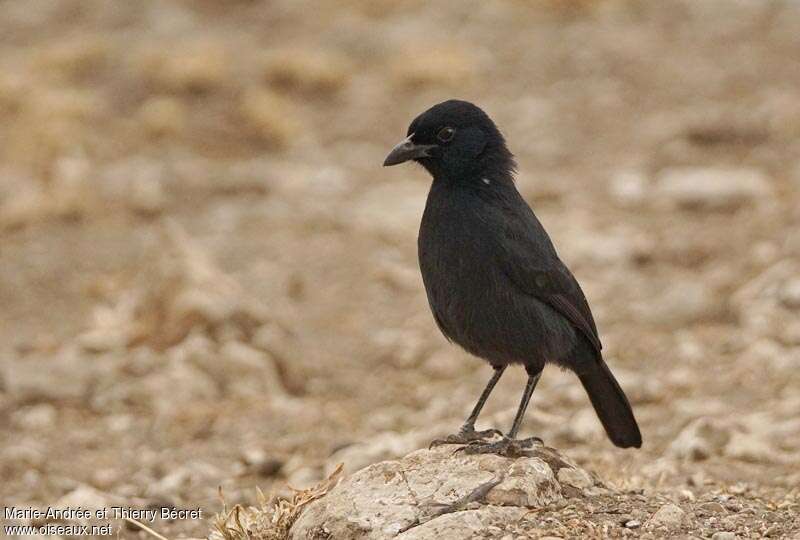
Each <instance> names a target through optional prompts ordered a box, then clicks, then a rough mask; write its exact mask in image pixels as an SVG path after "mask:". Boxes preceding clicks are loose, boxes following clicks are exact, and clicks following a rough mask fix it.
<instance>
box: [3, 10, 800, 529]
mask: <svg viewBox="0 0 800 540" xmlns="http://www.w3.org/2000/svg"><path fill="white" fill-rule="evenodd" d="M798 27H800V5H798V4H797V3H796V2H789V1H785V2H784V1H777V0H776V1H769V2H768V1H764V2H752V1H743V0H726V1H723V0H708V1H704V2H697V1H694V0H683V1H674V0H670V1H667V2H661V1H656V0H652V1H647V2H633V1H630V2H628V1H622V0H618V1H615V0H597V1H583V2H579V1H577V0H575V1H569V0H562V1H555V0H549V1H539V2H535V1H530V2H524V1H521V0H519V1H507V2H480V1H468V2H453V3H449V4H445V3H425V2H419V1H416V0H404V1H393V2H387V1H383V0H381V1H378V2H358V1H355V0H354V1H341V2H321V3H316V2H306V1H299V2H298V1H289V0H283V1H276V2H268V1H259V0H251V1H245V0H236V1H233V0H232V1H229V2H213V1H210V0H206V1H199V2H180V1H177V0H174V1H168V0H147V1H140V2H113V1H110V0H105V1H104V0H29V1H27V2H11V1H6V2H2V3H0V305H2V310H0V355H1V356H0V368H1V370H0V477H2V479H3V481H2V482H0V500H2V501H3V503H4V504H5V505H12V504H15V505H32V506H36V507H43V506H47V505H52V504H56V503H57V502H59V501H61V503H65V502H69V501H74V500H75V498H77V499H78V500H80V501H83V502H84V503H86V502H87V501H88V500H89V499H87V497H89V498H90V499H91V497H94V500H95V501H97V500H99V501H105V502H109V501H123V502H125V503H126V504H131V505H134V506H137V507H146V506H148V505H151V506H161V505H165V504H166V505H174V506H176V507H180V508H188V507H197V506H199V507H202V508H203V509H204V510H205V512H206V516H207V517H209V518H210V517H211V515H212V514H213V513H214V512H216V511H218V510H219V509H220V504H219V501H218V496H217V487H218V486H222V487H223V490H224V493H225V497H226V499H227V501H228V503H229V504H230V503H234V502H245V503H247V502H253V501H254V500H255V497H256V494H255V490H254V487H255V486H261V488H262V489H264V490H265V491H269V490H270V489H273V488H274V489H285V488H283V486H285V485H286V483H287V482H289V483H290V484H292V485H295V486H297V487H302V486H305V485H311V484H313V483H315V482H316V481H318V480H319V479H321V478H322V477H323V476H324V475H325V473H326V472H328V471H329V470H330V468H331V466H332V464H333V461H336V458H337V456H336V455H334V456H333V457H331V456H332V454H333V453H334V452H337V451H338V454H340V455H341V454H342V452H345V451H347V448H348V447H349V448H351V449H352V448H360V447H359V446H355V447H352V446H349V445H352V444H353V443H359V442H364V441H369V440H371V439H374V440H377V441H378V442H377V443H375V444H377V445H378V450H377V451H375V455H378V456H379V457H380V456H383V455H387V456H388V455H391V454H392V453H393V449H394V450H398V451H405V449H406V447H404V446H403V444H409V443H408V440H406V439H403V440H402V441H401V442H400V443H397V444H396V445H395V446H393V444H395V443H396V442H397V441H396V438H397V437H398V436H397V435H395V434H393V433H399V434H404V433H412V434H414V433H419V434H421V435H420V436H419V437H418V439H413V444H417V443H419V444H421V440H422V438H423V435H424V436H425V437H427V436H429V435H430V433H429V432H436V431H446V430H448V429H453V428H455V427H456V426H457V425H459V422H460V421H461V420H462V418H463V417H464V416H465V415H466V413H467V412H468V410H469V408H470V407H471V406H472V404H473V400H474V399H475V397H476V396H477V395H478V393H479V391H480V389H481V388H482V386H483V384H484V383H485V380H486V379H487V377H488V376H489V370H488V368H487V367H486V366H485V365H484V364H483V363H481V362H480V361H478V360H476V359H474V358H470V357H468V356H467V355H466V354H465V353H463V352H461V351H459V350H457V349H456V348H455V347H453V346H451V345H449V344H448V343H446V342H445V340H444V338H442V337H441V336H440V335H439V334H438V332H437V330H436V328H435V325H434V324H433V321H432V319H431V317H430V315H429V313H428V309H427V306H426V300H425V296H424V293H423V290H422V284H421V281H420V279H419V275H418V270H417V267H416V254H415V237H416V229H417V225H418V220H419V217H420V215H421V212H422V209H423V205H424V200H425V195H426V190H427V187H428V179H427V177H426V176H425V175H424V174H423V172H422V171H421V170H418V169H414V168H412V167H410V166H409V167H398V168H393V169H386V170H384V169H382V168H381V167H380V164H381V162H382V160H383V157H384V155H385V153H386V151H387V149H388V148H390V146H391V145H392V144H394V143H395V142H396V141H397V140H399V139H400V138H401V137H402V136H403V134H404V133H405V128H406V126H407V124H408V122H409V121H410V120H411V118H412V117H413V116H414V115H415V114H417V113H418V112H420V111H421V110H423V109H424V108H426V107H427V106H430V105H431V104H433V103H436V102H438V101H441V100H444V99H447V98H450V97H460V98H464V99H469V100H472V101H475V102H477V103H479V104H480V105H481V106H483V107H484V108H485V109H486V110H487V111H488V112H489V113H490V114H491V115H492V116H493V117H494V118H495V120H496V121H497V122H498V124H499V125H500V126H501V128H502V129H503V130H504V132H505V134H506V136H507V138H508V140H509V141H510V145H511V148H512V150H513V151H514V152H515V153H516V155H517V156H518V160H519V163H520V175H519V179H518V184H519V187H520V190H521V191H522V192H523V194H524V195H525V196H526V197H527V198H528V200H529V201H530V202H531V203H532V204H533V206H534V208H535V210H536V211H537V213H538V214H539V216H540V218H541V219H542V221H543V222H544V224H545V226H546V227H547V228H548V230H549V231H550V232H551V235H552V236H553V238H554V241H555V243H556V245H557V246H558V247H559V249H560V253H561V255H562V257H563V258H564V259H565V260H566V261H567V262H568V264H569V265H570V266H571V267H572V268H573V270H574V271H575V273H576V275H577V276H578V278H579V280H580V281H581V283H582V284H583V285H584V289H585V290H586V292H587V296H588V297H589V299H590V303H591V304H592V306H593V309H594V312H595V315H596V318H597V319H598V326H599V328H600V331H601V335H602V338H603V341H604V345H605V351H606V356H607V358H608V361H609V363H610V364H611V366H612V368H613V369H614V370H615V372H617V373H619V375H620V380H621V382H622V385H623V386H624V387H625V388H626V389H627V391H628V392H629V395H630V397H631V399H632V402H633V403H634V407H635V410H636V413H637V415H638V418H639V419H640V423H641V425H642V429H643V434H644V438H645V446H644V448H643V449H642V450H641V451H636V452H634V451H630V452H626V451H620V450H617V449H615V448H613V447H612V446H611V445H610V443H609V442H608V441H607V440H606V439H605V437H604V436H603V434H602V432H601V431H600V428H599V424H598V423H597V421H596V420H595V418H594V415H593V412H591V409H590V406H589V404H588V400H587V399H586V397H585V395H584V394H583V392H582V390H581V389H580V387H579V384H578V383H577V380H576V379H575V378H574V377H572V376H569V375H567V374H562V373H559V372H558V371H557V370H555V369H551V370H548V371H547V372H546V373H545V376H544V377H543V380H542V382H541V384H540V386H539V388H538V389H537V392H536V395H535V396H534V399H533V402H532V408H531V411H530V413H529V414H528V418H527V421H526V424H525V426H524V431H525V432H526V433H536V434H538V435H540V436H542V437H543V438H544V439H545V440H547V442H548V443H549V444H551V445H552V446H556V447H558V448H560V449H561V450H563V451H564V452H566V453H567V454H568V455H570V456H571V457H573V458H574V459H575V460H577V461H578V462H580V463H581V464H582V465H584V466H586V467H587V468H589V469H591V470H594V471H595V472H597V473H598V475H599V476H600V477H602V478H603V479H605V480H606V481H607V482H608V483H609V484H611V485H614V486H616V487H618V488H619V490H620V491H619V493H620V499H619V501H621V502H616V500H615V501H613V502H612V503H609V504H605V503H602V502H597V503H594V502H591V501H589V502H586V501H584V502H582V503H580V504H579V505H578V506H577V507H576V508H577V509H576V508H573V509H571V510H570V509H567V510H564V509H553V510H548V511H547V512H552V513H553V514H552V515H551V514H548V513H547V512H544V513H542V514H539V515H540V516H543V517H542V521H537V522H534V524H533V525H532V527H534V528H533V529H529V530H528V531H527V532H528V533H531V534H545V533H546V534H555V535H563V536H575V535H581V534H596V535H599V536H602V535H607V534H608V535H617V534H619V535H622V534H623V533H624V534H629V535H630V534H632V535H638V534H640V532H641V531H642V530H644V529H643V528H636V527H634V528H627V529H626V528H625V527H624V526H623V525H622V523H623V521H621V518H619V517H613V516H611V517H609V515H608V513H607V512H606V510H609V509H612V510H613V509H614V508H615V506H617V505H618V506H619V512H620V513H621V514H624V516H623V517H625V518H626V521H625V522H627V521H630V520H634V521H636V520H638V521H640V522H646V521H647V520H648V519H650V517H651V515H652V514H653V512H655V510H657V509H658V508H660V507H661V506H663V504H666V503H667V502H670V501H671V502H673V503H675V504H677V505H679V506H680V507H681V508H682V509H683V510H684V511H685V512H686V516H685V521H683V523H682V524H681V525H680V526H679V527H678V528H674V529H672V530H671V532H669V533H668V532H666V531H662V532H660V533H659V532H655V533H654V532H648V533H647V534H650V535H654V534H656V535H661V534H662V533H663V534H676V535H685V534H692V535H694V536H698V537H707V536H710V535H711V534H712V533H714V532H721V531H730V532H736V533H737V534H739V535H742V536H750V537H760V536H763V535H766V534H770V535H772V536H774V537H786V538H791V537H793V535H795V536H794V537H796V535H798V534H799V533H798V531H800V523H798V521H797V517H796V516H797V512H798V508H799V506H800V492H799V491H798V487H797V486H798V485H800V472H798V471H800V468H799V467H798V463H799V462H800V392H799V391H798V390H800V375H798V374H800V369H798V368H800V327H798V321H797V315H798V309H800V282H798V281H796V279H797V278H798V276H800V274H799V273H798V270H800V236H798V233H797V231H798V226H799V225H800V223H798V222H800V210H798V208H799V207H798V201H800V196H799V195H798V192H800V161H799V160H798V156H800V63H799V62H800V32H798V31H797V29H798ZM682 167H695V168H700V169H698V170H694V172H693V171H692V170H687V169H683V168H682ZM698 171H699V172H698ZM691 174H698V175H699V176H698V177H697V178H699V180H692V176H691ZM687 177H688V178H689V180H686V178H687ZM717 178H722V184H721V187H720V186H718V185H717V183H716V182H715V179H717ZM734 180H735V182H734ZM708 186H711V187H710V188H709V187H708ZM730 186H733V187H730ZM523 380H524V376H523V372H522V370H516V371H514V372H513V373H511V374H509V375H507V376H506V378H505V380H503V381H502V383H501V384H500V385H499V387H498V389H497V390H496V392H495V395H494V396H493V398H492V400H491V401H490V403H489V405H488V408H487V420H489V419H494V420H495V421H498V422H500V424H499V425H498V427H501V428H504V427H506V426H507V425H508V424H509V423H510V420H511V416H512V415H513V409H514V407H515V405H516V402H517V399H518V397H519V393H520V392H521V390H522V386H523V384H524V383H523ZM492 415H494V416H492ZM392 441H394V442H392ZM403 441H405V442H403ZM381 444H383V446H381ZM373 450H374V449H373ZM351 457H352V456H351ZM373 457H374V456H373ZM353 459H354V463H366V462H369V461H370V459H372V458H370V457H369V456H367V457H364V456H361V457H357V458H353ZM359 460H361V461H359ZM89 488H92V489H94V490H97V491H96V492H95V491H90V490H89ZM76 489H77V491H76ZM64 496H72V497H73V499H69V498H67V499H62V497H64ZM593 505H594V506H593ZM703 505H706V506H705V507H703ZM589 506H593V508H594V510H593V509H592V508H589ZM598 508H600V509H601V510H602V511H600V510H597V509H598ZM595 510H596V511H595ZM568 511H571V512H573V514H572V515H573V517H571V518H570V517H569V515H568V514H564V513H563V512H568ZM565 515H566V516H567V517H564V516H565ZM547 516H549V517H551V518H552V520H551V521H547V520H546V519H545V517H547ZM554 516H555V517H554ZM628 518H629V519H628ZM553 520H555V521H553ZM559 520H560V521H559ZM570 520H572V521H570ZM570 523H571V524H570ZM606 523H611V525H608V528H607V529H603V526H605V525H604V524H606ZM153 526H154V528H156V529H157V530H159V531H161V532H164V533H165V534H169V535H170V536H176V535H179V534H186V535H190V536H205V534H206V533H207V532H208V530H209V529H210V526H211V524H210V519H207V520H205V521H176V522H174V523H165V522H161V521H159V522H156V523H155V524H154V525H153ZM536 531H539V532H536ZM542 531H543V532H542ZM603 531H605V532H603ZM609 531H610V532H609ZM122 534H123V536H135V535H136V534H140V533H137V532H134V531H133V530H130V529H126V528H123V530H122ZM521 534H522V533H521Z"/></svg>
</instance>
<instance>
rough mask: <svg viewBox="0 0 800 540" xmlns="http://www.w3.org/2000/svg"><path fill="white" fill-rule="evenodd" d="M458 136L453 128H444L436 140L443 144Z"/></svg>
mask: <svg viewBox="0 0 800 540" xmlns="http://www.w3.org/2000/svg"><path fill="white" fill-rule="evenodd" d="M455 134H456V130H455V129H453V128H451V127H443V128H442V129H440V130H439V133H437V134H436V138H437V139H439V140H440V141H442V142H448V141H450V140H452V139H453V135H455Z"/></svg>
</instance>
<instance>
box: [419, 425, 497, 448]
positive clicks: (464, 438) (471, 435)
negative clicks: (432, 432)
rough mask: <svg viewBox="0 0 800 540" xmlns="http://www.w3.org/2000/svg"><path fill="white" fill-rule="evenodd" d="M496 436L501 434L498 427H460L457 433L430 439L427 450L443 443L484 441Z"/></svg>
mask: <svg viewBox="0 0 800 540" xmlns="http://www.w3.org/2000/svg"><path fill="white" fill-rule="evenodd" d="M497 436H499V437H502V436H503V432H502V431H500V430H499V429H484V430H481V431H476V430H475V428H470V427H462V428H461V429H460V430H459V432H458V433H453V434H452V435H448V436H447V437H445V438H443V439H434V440H433V441H431V444H430V445H429V446H428V450H430V449H431V448H434V447H436V446H441V445H443V444H473V443H479V442H485V441H486V439H489V438H492V437H497Z"/></svg>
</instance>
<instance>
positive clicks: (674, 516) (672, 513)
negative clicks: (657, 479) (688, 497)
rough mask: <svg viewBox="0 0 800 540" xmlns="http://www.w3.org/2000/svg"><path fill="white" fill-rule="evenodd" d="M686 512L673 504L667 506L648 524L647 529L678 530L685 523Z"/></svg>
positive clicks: (660, 509) (659, 510)
mask: <svg viewBox="0 0 800 540" xmlns="http://www.w3.org/2000/svg"><path fill="white" fill-rule="evenodd" d="M685 516H686V512H684V511H683V510H681V508H680V507H679V506H677V505H674V504H672V503H668V504H665V505H664V506H662V507H661V508H659V509H658V511H657V512H656V513H655V514H653V517H651V518H650V520H649V521H648V522H647V524H646V527H647V528H649V529H658V528H662V527H663V528H666V529H677V528H679V527H680V526H681V524H682V523H683V518H684V517H685Z"/></svg>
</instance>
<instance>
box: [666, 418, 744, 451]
mask: <svg viewBox="0 0 800 540" xmlns="http://www.w3.org/2000/svg"><path fill="white" fill-rule="evenodd" d="M730 438H731V429H730V428H729V427H728V426H726V425H723V424H722V423H721V422H718V421H716V420H713V419H711V418H706V417H703V418H698V419H697V420H695V421H693V422H691V423H690V424H689V425H687V426H686V427H685V428H683V430H682V431H681V432H680V434H679V435H678V436H677V437H676V439H675V440H674V441H673V442H672V444H671V445H670V446H669V448H668V449H667V453H669V454H671V455H673V456H676V457H681V458H685V459H688V460H690V461H702V460H704V459H707V458H709V457H711V456H717V455H720V454H722V449H723V448H724V447H725V445H726V444H728V441H730Z"/></svg>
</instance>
